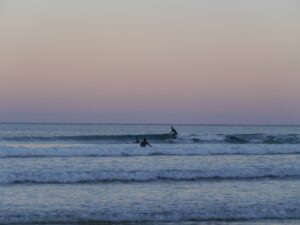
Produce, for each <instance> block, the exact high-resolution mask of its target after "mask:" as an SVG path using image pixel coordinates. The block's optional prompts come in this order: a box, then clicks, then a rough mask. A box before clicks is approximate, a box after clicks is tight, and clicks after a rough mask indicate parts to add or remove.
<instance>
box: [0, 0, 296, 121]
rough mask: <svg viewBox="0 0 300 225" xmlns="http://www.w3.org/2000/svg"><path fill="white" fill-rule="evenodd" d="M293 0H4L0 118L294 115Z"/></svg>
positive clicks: (193, 118)
mask: <svg viewBox="0 0 300 225" xmlns="http://www.w3.org/2000/svg"><path fill="white" fill-rule="evenodd" d="M299 24H300V4H299V2H298V1H296V0H253V1H241V0H228V1H226V3H225V1H222V0H219V1H218V0H202V1H201V0H199V1H196V0H186V1H183V0H182V1H180V0H173V1H168V0H165V1H161V0H160V1H159V0H153V1H146V0H145V1H144V0H135V1H133V0H129V1H113V0H107V1H94V0H85V1H77V0H69V1H68V0H66V1H59V0H28V1H23V0H19V1H18V0H4V1H1V2H0V34H1V36H0V50H1V51H0V78H1V82H0V121H2V122H18V121H19V122H20V121H23V122H129V123H130V122H141V123H144V122H145V123H264V124H265V123H268V124H269V123H276V124H280V123H290V124H296V123H298V124H299V123H300V26H299Z"/></svg>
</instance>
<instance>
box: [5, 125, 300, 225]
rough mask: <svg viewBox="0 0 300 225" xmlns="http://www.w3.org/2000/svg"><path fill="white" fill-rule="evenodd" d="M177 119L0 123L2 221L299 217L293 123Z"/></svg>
mask: <svg viewBox="0 0 300 225" xmlns="http://www.w3.org/2000/svg"><path fill="white" fill-rule="evenodd" d="M174 127H175V129H176V130H177V131H178V136H177V137H176V138H172V136H170V135H169V134H168V133H169V132H170V125H147V124H146V125H145V124H144V125H143V124H141V125H132V124H18V123H16V124H5V123H3V124H0V224H56V225H58V224H93V225H96V224H128V225H130V224H148V225H150V224H151V225H154V224H160V225H163V224H167V225H178V224H183V225H198V224H199V225H216V224H218V225H254V224H258V225H277V224H288V225H296V224H300V126H275V125H274V126H225V125H219V126H217V125H210V126H207V125H174ZM136 137H138V138H139V139H142V138H144V137H146V138H147V139H148V141H149V142H150V144H151V145H152V147H146V148H142V147H140V146H139V144H136V143H135V140H136Z"/></svg>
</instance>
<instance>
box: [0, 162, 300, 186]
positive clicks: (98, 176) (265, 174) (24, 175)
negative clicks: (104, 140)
mask: <svg viewBox="0 0 300 225" xmlns="http://www.w3.org/2000/svg"><path fill="white" fill-rule="evenodd" d="M264 178H269V179H286V178H293V179H299V178H300V167H299V166H298V167H295V166H291V167H282V168H280V167H278V168H253V169H251V168H246V167H245V168H243V169H241V170H239V168H233V169H230V168H225V169H224V170H218V169H211V170H201V169H199V170H176V169H171V170H132V171H124V170H92V171H75V170H72V171H57V170H56V171H55V170H54V171H53V170H52V171H47V170H40V171H36V170H35V171H31V170H27V171H18V172H8V173H6V172H3V173H1V174H0V184H22V183H37V184H75V183H97V182H150V181H156V180H173V181H201V180H241V179H242V180H248V179H264Z"/></svg>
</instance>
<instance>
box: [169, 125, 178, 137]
mask: <svg viewBox="0 0 300 225" xmlns="http://www.w3.org/2000/svg"><path fill="white" fill-rule="evenodd" d="M177 134H178V133H177V131H176V130H175V128H174V127H173V126H171V135H172V136H173V137H176V136H177Z"/></svg>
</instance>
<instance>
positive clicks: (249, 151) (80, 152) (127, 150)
mask: <svg viewBox="0 0 300 225" xmlns="http://www.w3.org/2000/svg"><path fill="white" fill-rule="evenodd" d="M275 154H277V155H278V154H282V155H285V154H300V148H299V145H289V144H282V145H276V144H269V145H262V144H261V145H256V144H248V145H243V144H227V145H224V144H202V145H198V144H177V145H172V146H170V145H168V144H156V145H153V147H152V148H141V147H139V146H138V145H136V144H122V145H114V144H105V145H73V146H72V145H71V146H68V145H67V146H64V145H62V146H60V145H58V146H53V147H52V146H50V147H40V146H39V145H38V146H37V147H32V146H7V145H2V146H0V158H8V157H20V158H23V157H104V156H155V155H166V156H167V155H203V156H205V155H275Z"/></svg>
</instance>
